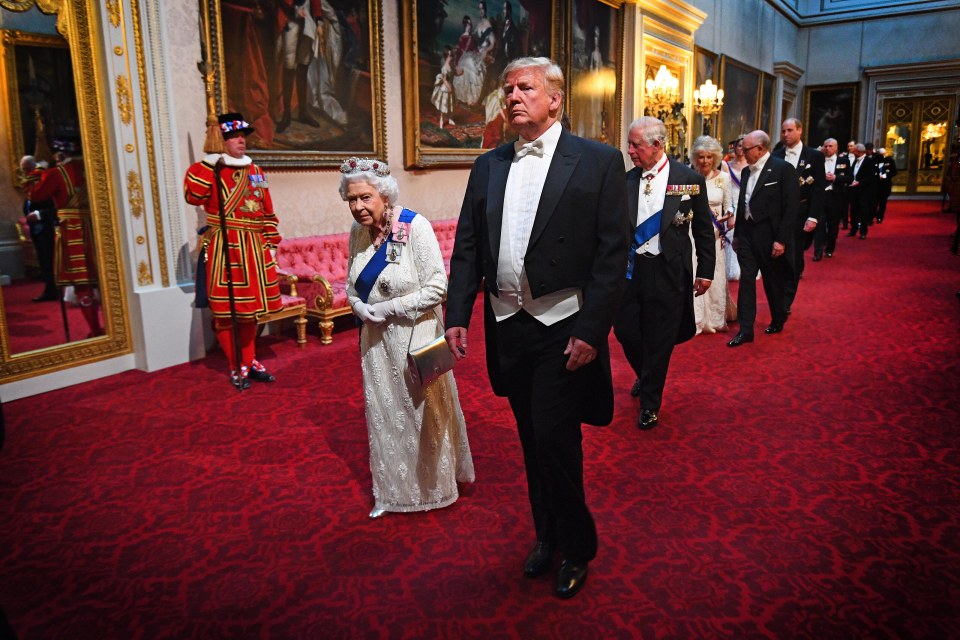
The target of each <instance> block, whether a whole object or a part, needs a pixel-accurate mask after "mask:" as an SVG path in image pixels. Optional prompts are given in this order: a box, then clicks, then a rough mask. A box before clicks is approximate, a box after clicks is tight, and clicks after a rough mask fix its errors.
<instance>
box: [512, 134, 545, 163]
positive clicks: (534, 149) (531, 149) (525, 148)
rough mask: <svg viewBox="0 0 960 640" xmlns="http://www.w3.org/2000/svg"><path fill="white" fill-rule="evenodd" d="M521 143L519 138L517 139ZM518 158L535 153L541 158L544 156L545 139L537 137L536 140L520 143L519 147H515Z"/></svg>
mask: <svg viewBox="0 0 960 640" xmlns="http://www.w3.org/2000/svg"><path fill="white" fill-rule="evenodd" d="M517 142H518V143H519V140H518V141H517ZM515 153H516V156H517V158H522V157H523V156H525V155H534V156H537V157H539V158H542V157H543V140H541V139H540V138H537V139H536V140H531V141H530V142H524V143H523V144H521V145H520V148H519V149H515Z"/></svg>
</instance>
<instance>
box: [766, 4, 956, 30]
mask: <svg viewBox="0 0 960 640" xmlns="http://www.w3.org/2000/svg"><path fill="white" fill-rule="evenodd" d="M802 2H803V0H793V1H792V2H791V1H788V0H767V4H769V5H770V6H771V7H773V8H774V9H775V10H777V11H778V12H779V13H780V14H782V15H783V16H784V17H785V18H787V19H788V20H789V21H790V22H792V23H793V24H794V25H796V26H798V27H815V26H822V25H827V24H840V23H843V22H860V21H865V20H879V19H882V18H889V17H891V16H898V15H915V14H918V13H932V12H935V11H947V10H950V9H960V0H901V1H900V2H898V3H897V4H894V3H891V2H884V3H882V4H881V3H874V4H873V6H870V5H868V4H867V3H863V5H862V6H860V7H857V8H850V5H851V4H854V3H852V2H844V3H843V4H844V5H846V6H845V7H844V8H830V7H829V5H830V4H840V3H838V2H836V0H833V2H831V0H819V2H818V3H817V4H818V5H819V9H818V10H817V11H816V12H813V11H810V12H804V11H802V10H800V9H798V8H797V5H799V4H800V3H802ZM825 5H828V6H826V7H825Z"/></svg>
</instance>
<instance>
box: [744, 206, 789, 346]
mask: <svg viewBox="0 0 960 640" xmlns="http://www.w3.org/2000/svg"><path fill="white" fill-rule="evenodd" d="M736 238H737V260H738V261H739V262H740V288H739V292H738V294H737V320H738V321H739V323H740V333H742V334H744V335H747V336H752V335H753V325H754V323H755V322H756V320H757V274H758V273H760V274H762V276H763V290H764V292H765V293H766V294H767V304H769V305H770V318H771V322H772V323H773V324H783V323H785V322H786V321H787V309H786V305H785V303H784V293H783V290H784V282H785V281H786V280H787V278H789V277H791V275H792V272H791V269H790V265H789V263H788V262H787V258H786V254H784V255H782V256H780V257H779V258H774V257H772V256H771V255H770V252H771V251H773V241H774V233H773V227H772V226H771V224H770V222H769V221H768V220H761V221H760V222H754V221H752V220H743V221H742V222H740V223H738V224H737V236H736Z"/></svg>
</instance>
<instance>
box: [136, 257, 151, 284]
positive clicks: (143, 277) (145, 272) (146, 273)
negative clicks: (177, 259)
mask: <svg viewBox="0 0 960 640" xmlns="http://www.w3.org/2000/svg"><path fill="white" fill-rule="evenodd" d="M137 284H138V285H140V286H141V287H146V286H147V285H151V284H153V275H151V273H150V267H148V266H147V263H146V262H144V261H143V260H141V261H140V264H138V265H137Z"/></svg>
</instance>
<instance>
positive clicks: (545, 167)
mask: <svg viewBox="0 0 960 640" xmlns="http://www.w3.org/2000/svg"><path fill="white" fill-rule="evenodd" d="M561 131H562V128H561V126H560V123H559V122H555V123H554V124H553V125H552V126H551V127H550V128H549V129H547V130H546V131H545V132H544V133H543V135H541V136H540V137H539V138H537V139H536V140H534V141H528V140H525V139H523V138H520V139H519V140H517V142H516V143H514V157H513V163H512V164H511V165H510V173H509V175H508V176H507V186H506V190H505V191H504V197H503V220H502V221H501V226H500V255H499V257H498V260H497V289H498V292H499V297H497V296H493V297H491V298H490V306H491V307H493V313H494V315H495V316H496V318H497V322H500V321H502V320H506V319H507V318H509V317H510V316H512V315H514V314H516V313H517V312H518V311H520V310H521V309H523V310H525V311H526V312H527V313H529V314H530V315H531V316H533V317H534V318H536V319H537V320H539V321H540V322H542V323H543V324H545V325H547V326H550V325H552V324H555V323H557V322H559V321H560V320H563V319H564V318H567V317H569V316H572V315H573V314H574V313H576V312H577V311H579V310H580V306H581V302H582V292H581V291H580V289H579V288H572V289H561V290H560V291H554V292H553V293H548V294H546V295H543V296H540V297H538V298H536V299H534V297H533V294H532V293H531V291H530V283H529V282H528V281H527V273H526V271H525V269H524V260H525V256H526V253H527V247H528V245H529V244H530V232H531V231H532V229H533V222H534V220H535V219H536V216H537V207H538V206H539V205H540V196H541V194H542V193H543V184H544V182H546V179H547V172H548V171H549V170H550V162H551V161H552V160H553V156H554V154H555V153H556V150H557V143H558V142H559V141H560V133H561Z"/></svg>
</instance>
